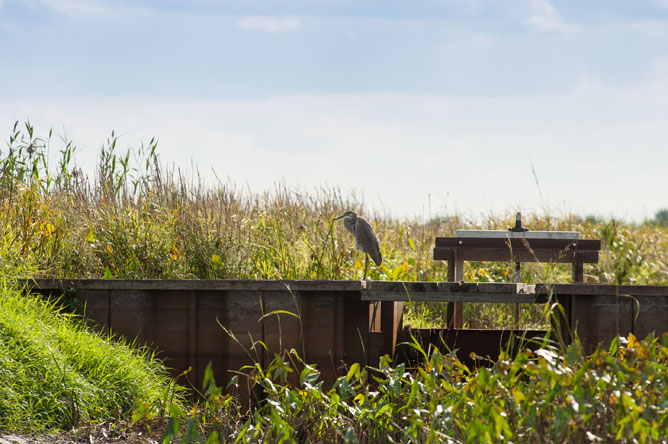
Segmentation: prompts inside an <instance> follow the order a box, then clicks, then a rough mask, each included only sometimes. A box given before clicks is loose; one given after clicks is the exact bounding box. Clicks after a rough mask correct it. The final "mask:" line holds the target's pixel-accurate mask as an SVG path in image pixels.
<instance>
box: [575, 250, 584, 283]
mask: <svg viewBox="0 0 668 444" xmlns="http://www.w3.org/2000/svg"><path fill="white" fill-rule="evenodd" d="M573 282H575V283H581V282H584V260H583V258H582V253H580V252H579V251H576V252H575V257H573Z"/></svg>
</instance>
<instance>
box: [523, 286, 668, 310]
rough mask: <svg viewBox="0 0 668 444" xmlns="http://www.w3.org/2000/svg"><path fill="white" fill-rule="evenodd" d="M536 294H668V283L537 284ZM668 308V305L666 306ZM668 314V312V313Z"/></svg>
mask: <svg viewBox="0 0 668 444" xmlns="http://www.w3.org/2000/svg"><path fill="white" fill-rule="evenodd" d="M535 292H536V294H545V295H547V294H560V295H569V294H572V295H576V296H596V295H605V296H617V295H620V296H664V297H665V296H668V286H667V285H610V284H536V287H535ZM666 309H667V310H668V306H667V307H666ZM667 316H668V313H667Z"/></svg>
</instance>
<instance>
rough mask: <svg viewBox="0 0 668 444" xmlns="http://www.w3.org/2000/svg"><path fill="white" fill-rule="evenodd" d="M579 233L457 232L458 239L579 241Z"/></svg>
mask: <svg viewBox="0 0 668 444" xmlns="http://www.w3.org/2000/svg"><path fill="white" fill-rule="evenodd" d="M579 236H580V233H579V232H577V231H519V232H518V231H509V230H457V237H476V238H484V239H492V238H497V239H498V238H502V239H508V238H511V239H512V238H518V239H567V240H573V239H578V237H579Z"/></svg>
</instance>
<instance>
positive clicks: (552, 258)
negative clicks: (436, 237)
mask: <svg viewBox="0 0 668 444" xmlns="http://www.w3.org/2000/svg"><path fill="white" fill-rule="evenodd" d="M454 251H455V250H454V249H453V248H442V247H435V248H434V260H448V261H449V260H451V258H452V257H453V253H454ZM456 251H457V258H460V259H462V260H464V261H497V262H555V263H572V262H573V261H574V260H575V250H568V251H561V250H551V249H539V248H536V249H533V250H532V251H529V250H527V249H513V250H511V249H509V248H507V247H506V248H477V249H464V248H458V249H457V250H456ZM578 254H579V255H580V257H582V262H583V263H597V262H598V251H593V250H584V251H581V250H578Z"/></svg>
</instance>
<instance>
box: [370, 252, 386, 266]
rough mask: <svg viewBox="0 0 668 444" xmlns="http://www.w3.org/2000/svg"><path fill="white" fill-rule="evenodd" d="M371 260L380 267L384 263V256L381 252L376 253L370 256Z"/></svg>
mask: <svg viewBox="0 0 668 444" xmlns="http://www.w3.org/2000/svg"><path fill="white" fill-rule="evenodd" d="M369 256H371V259H373V262H374V263H375V264H376V267H380V264H382V263H383V256H382V255H381V254H380V251H376V252H374V253H373V254H370V255H369Z"/></svg>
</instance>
